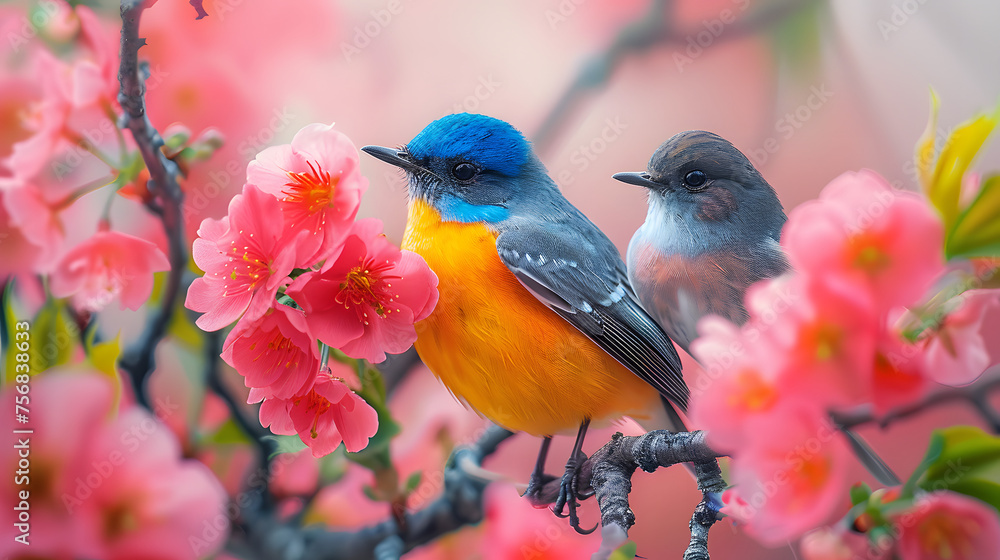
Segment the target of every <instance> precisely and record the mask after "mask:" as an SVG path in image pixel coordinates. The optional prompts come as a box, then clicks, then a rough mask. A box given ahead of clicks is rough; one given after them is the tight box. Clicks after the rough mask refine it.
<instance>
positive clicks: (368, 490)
mask: <svg viewBox="0 0 1000 560" xmlns="http://www.w3.org/2000/svg"><path fill="white" fill-rule="evenodd" d="M361 492H363V493H364V495H365V497H366V498H368V499H369V500H371V501H373V502H381V501H382V500H381V499H380V498H379V497H378V496H377V495H376V494H375V489H374V488H372V487H371V486H370V485H368V484H365V485H364V486H362V487H361Z"/></svg>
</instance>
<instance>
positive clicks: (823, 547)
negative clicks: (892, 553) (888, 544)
mask: <svg viewBox="0 0 1000 560" xmlns="http://www.w3.org/2000/svg"><path fill="white" fill-rule="evenodd" d="M799 547H800V550H801V551H802V557H803V559H804V560H855V559H859V558H865V559H870V560H881V559H883V558H886V557H887V556H888V549H886V550H884V551H879V550H878V549H874V548H871V547H869V546H868V537H866V536H865V535H862V534H861V533H855V532H851V531H849V530H847V529H846V528H844V527H843V526H837V527H836V528H831V527H823V528H820V529H816V530H815V531H812V532H810V533H807V534H806V535H805V536H804V537H802V542H801V543H800V544H799Z"/></svg>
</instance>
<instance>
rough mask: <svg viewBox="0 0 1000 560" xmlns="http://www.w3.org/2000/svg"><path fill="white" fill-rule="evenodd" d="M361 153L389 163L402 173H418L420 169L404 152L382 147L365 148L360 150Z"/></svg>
mask: <svg viewBox="0 0 1000 560" xmlns="http://www.w3.org/2000/svg"><path fill="white" fill-rule="evenodd" d="M361 151H362V152H365V153H366V154H368V155H370V156H374V157H376V158H378V159H380V160H382V161H384V162H386V163H391V164H392V165H395V166H396V167H399V168H401V169H403V170H404V171H418V170H420V169H421V167H420V166H419V165H417V164H416V163H414V162H413V161H412V160H411V159H410V157H409V155H408V154H407V153H406V152H403V151H400V150H395V149H393V148H383V147H382V146H365V147H364V148H361Z"/></svg>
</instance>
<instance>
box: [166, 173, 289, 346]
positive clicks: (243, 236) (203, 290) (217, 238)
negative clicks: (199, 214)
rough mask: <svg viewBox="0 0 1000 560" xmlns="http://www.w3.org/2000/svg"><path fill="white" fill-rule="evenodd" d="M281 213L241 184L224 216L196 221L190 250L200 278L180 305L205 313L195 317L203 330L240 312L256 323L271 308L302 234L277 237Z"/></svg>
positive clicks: (263, 196) (221, 324)
mask: <svg viewBox="0 0 1000 560" xmlns="http://www.w3.org/2000/svg"><path fill="white" fill-rule="evenodd" d="M280 216H281V210H280V209H279V207H278V201H277V200H276V199H275V198H274V197H272V196H269V195H267V194H265V193H263V192H261V191H260V190H259V189H257V188H256V187H254V186H252V185H246V186H245V187H244V188H243V194H241V195H236V196H235V197H233V200H232V201H231V202H230V203H229V215H228V216H225V217H224V218H222V219H221V220H213V219H211V218H205V220H204V221H203V222H202V223H201V227H200V228H198V239H195V241H194V245H193V248H192V253H193V256H194V262H195V263H196V264H197V265H198V267H199V268H201V269H202V270H204V271H205V276H203V277H201V278H196V279H195V280H194V282H192V283H191V287H190V288H189V289H188V293H187V300H186V301H185V302H184V306H185V307H187V308H188V309H191V310H193V311H201V312H203V313H204V315H202V316H201V317H199V318H198V320H197V321H196V323H197V325H198V326H199V327H201V328H202V329H203V330H206V331H216V330H219V329H221V328H222V327H225V326H226V325H229V324H230V323H232V322H233V321H235V320H236V319H238V318H239V317H240V316H241V315H243V314H244V312H245V313H246V315H245V319H246V320H248V321H255V320H257V319H259V318H261V317H263V315H264V312H266V311H267V310H268V309H270V308H271V307H272V306H274V301H275V300H274V298H275V296H276V295H277V293H278V288H279V287H281V286H282V285H285V284H286V283H287V282H288V275H289V273H291V271H292V268H293V267H294V266H295V262H296V260H297V251H298V249H299V242H300V238H301V236H300V238H294V239H289V238H283V237H282V233H283V227H282V221H281V219H280ZM303 235H304V234H303Z"/></svg>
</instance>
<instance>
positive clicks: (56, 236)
mask: <svg viewBox="0 0 1000 560" xmlns="http://www.w3.org/2000/svg"><path fill="white" fill-rule="evenodd" d="M3 205H4V208H5V210H6V213H7V215H8V216H9V219H10V222H9V224H10V225H11V226H13V227H15V228H17V229H18V231H19V233H20V235H21V236H23V237H24V239H26V240H27V241H28V242H30V243H31V244H32V245H34V246H36V247H37V251H38V255H37V258H36V259H35V261H34V262H35V263H36V264H37V265H38V267H39V268H40V270H39V271H40V272H48V270H49V268H51V266H52V264H51V263H53V262H54V261H55V259H56V258H58V256H59V253H60V252H61V251H62V250H63V249H62V246H63V243H64V241H65V238H66V234H65V231H64V228H63V223H62V221H61V220H60V218H59V211H60V207H59V205H56V204H52V203H50V202H49V201H48V200H46V198H45V193H44V192H42V190H41V189H39V188H38V187H36V186H35V185H34V184H31V183H25V182H24V181H21V180H19V179H18V180H15V181H14V182H13V183H12V186H9V187H8V188H6V189H4V192H3Z"/></svg>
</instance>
